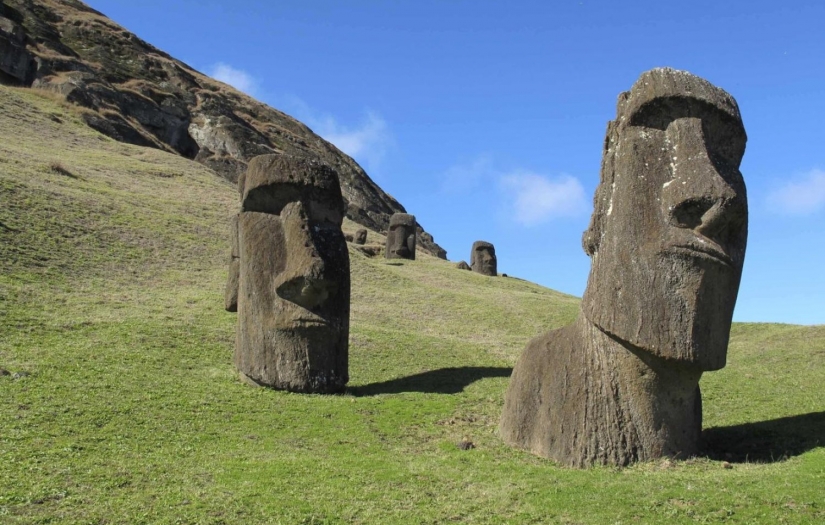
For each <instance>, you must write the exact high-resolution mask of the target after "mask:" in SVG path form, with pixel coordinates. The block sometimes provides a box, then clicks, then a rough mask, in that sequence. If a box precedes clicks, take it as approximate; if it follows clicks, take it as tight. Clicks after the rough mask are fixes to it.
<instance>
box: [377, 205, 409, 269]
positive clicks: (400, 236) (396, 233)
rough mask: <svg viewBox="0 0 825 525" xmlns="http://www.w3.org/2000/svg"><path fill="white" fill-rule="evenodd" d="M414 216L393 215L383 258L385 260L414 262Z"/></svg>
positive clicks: (407, 214)
mask: <svg viewBox="0 0 825 525" xmlns="http://www.w3.org/2000/svg"><path fill="white" fill-rule="evenodd" d="M415 233H416V222H415V215H410V214H409V213H393V215H392V217H390V229H389V231H388V232H387V244H386V248H385V250H384V256H385V257H386V258H387V259H410V260H413V261H414V260H415Z"/></svg>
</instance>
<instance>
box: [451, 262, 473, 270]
mask: <svg viewBox="0 0 825 525" xmlns="http://www.w3.org/2000/svg"><path fill="white" fill-rule="evenodd" d="M455 267H456V268H458V269H459V270H472V268H470V265H469V264H467V262H466V261H459V262H458V264H456V265H455Z"/></svg>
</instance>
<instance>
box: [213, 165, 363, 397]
mask: <svg viewBox="0 0 825 525" xmlns="http://www.w3.org/2000/svg"><path fill="white" fill-rule="evenodd" d="M239 185H240V186H241V188H242V190H241V193H242V197H241V211H240V213H239V215H238V218H237V228H236V229H235V231H236V232H237V248H238V249H237V263H238V272H237V273H238V277H237V282H238V284H237V290H238V291H237V312H238V324H237V334H236V344H235V354H234V363H235V367H236V368H237V369H238V372H239V373H240V376H241V378H242V379H243V380H244V381H246V382H248V383H250V384H253V385H260V386H267V387H271V388H276V389H281V390H289V391H292V392H307V393H335V392H341V391H343V390H344V388H345V385H346V383H347V381H348V380H349V375H348V368H347V367H348V339H349V312H350V274H349V253H348V251H347V245H346V241H345V240H344V234H343V232H342V231H341V223H342V222H343V219H344V213H345V211H346V206H345V204H344V200H343V198H342V196H341V187H340V185H339V181H338V175H337V174H336V172H335V171H334V170H333V169H332V168H330V167H329V166H327V165H326V164H323V163H321V162H319V161H316V160H310V159H306V158H303V157H295V156H290V155H262V156H259V157H255V158H253V159H252V160H250V161H249V164H248V167H247V170H246V173H245V175H244V176H243V177H242V178H241V180H240V181H239ZM232 279H233V276H232V269H231V268H230V279H229V283H228V285H227V287H228V288H229V287H230V286H231V284H230V283H231V282H232Z"/></svg>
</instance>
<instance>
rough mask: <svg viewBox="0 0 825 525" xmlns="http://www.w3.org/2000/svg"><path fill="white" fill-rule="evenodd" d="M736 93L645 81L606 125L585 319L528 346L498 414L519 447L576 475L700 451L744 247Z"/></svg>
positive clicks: (660, 78)
mask: <svg viewBox="0 0 825 525" xmlns="http://www.w3.org/2000/svg"><path fill="white" fill-rule="evenodd" d="M745 140H746V138H745V130H744V128H743V126H742V120H741V118H740V116H739V109H738V107H737V105H736V102H735V101H734V100H733V98H731V96H730V95H728V94H727V93H725V92H724V91H722V90H721V89H719V88H716V87H714V86H712V85H711V84H709V83H708V82H706V81H705V80H702V79H701V78H699V77H696V76H694V75H691V74H690V73H686V72H683V71H675V70H672V69H654V70H652V71H648V72H646V73H643V74H642V75H641V77H640V78H639V80H638V81H636V83H635V84H634V85H633V87H632V89H631V90H630V91H629V92H627V93H623V94H622V95H620V97H619V105H618V111H617V116H616V120H614V121H612V122H610V123H609V124H608V128H607V138H606V140H605V145H604V156H603V159H602V170H601V181H600V184H599V186H598V188H597V189H596V196H595V203H594V204H595V209H594V212H593V216H592V218H591V221H590V227H589V228H588V230H587V231H586V232H585V234H584V238H583V245H584V249H585V251H586V252H587V253H588V254H589V255H590V256H591V258H592V265H591V271H590V277H589V280H588V283H587V290H586V291H585V293H584V298H583V299H582V305H581V312H580V314H579V316H578V318H577V319H576V320H575V321H574V322H573V323H572V324H570V325H568V326H565V327H563V328H560V329H558V330H553V331H551V332H548V333H546V334H544V335H542V336H540V337H537V338H535V339H533V340H532V341H530V342H529V343H528V344H527V347H526V348H525V350H524V352H523V353H522V355H521V357H520V358H519V360H518V362H517V363H516V366H515V367H514V369H513V375H512V377H511V379H510V384H509V386H508V389H507V394H506V396H505V402H504V410H503V412H502V418H501V426H500V430H501V435H502V438H503V439H504V440H505V441H506V442H507V443H509V444H511V445H513V446H517V447H520V448H523V449H527V450H530V451H532V452H534V453H536V454H539V455H541V456H544V457H549V458H553V459H555V460H557V461H559V462H561V463H564V464H567V465H571V466H587V465H592V464H605V463H606V464H616V465H626V464H628V463H632V462H634V461H644V460H650V459H655V458H660V457H665V456H667V457H680V458H684V457H689V456H691V455H694V454H696V453H697V452H698V450H699V448H698V443H699V437H700V435H701V429H702V400H701V393H700V390H699V380H700V378H701V376H702V373H703V372H704V371H708V370H716V369H718V368H721V367H723V366H724V365H725V357H726V355H725V354H726V352H727V345H728V338H729V335H730V326H731V317H732V315H733V306H734V303H735V301H736V295H737V292H738V288H739V280H740V277H741V274H742V263H743V261H744V256H745V242H746V238H747V199H746V196H745V184H744V181H743V179H742V175H741V173H739V163H740V161H741V159H742V155H743V153H744V150H745Z"/></svg>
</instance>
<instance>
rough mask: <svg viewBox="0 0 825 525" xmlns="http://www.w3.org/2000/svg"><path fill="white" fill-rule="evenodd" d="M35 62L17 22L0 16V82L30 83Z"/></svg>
mask: <svg viewBox="0 0 825 525" xmlns="http://www.w3.org/2000/svg"><path fill="white" fill-rule="evenodd" d="M35 68H36V64H35V61H34V57H33V56H32V55H31V53H29V52H28V50H27V49H26V34H25V32H24V31H23V28H22V27H20V25H18V24H17V23H15V22H13V21H12V20H9V19H8V18H5V17H3V16H0V83H3V84H15V85H29V84H31V82H32V80H33V78H34V73H35Z"/></svg>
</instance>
